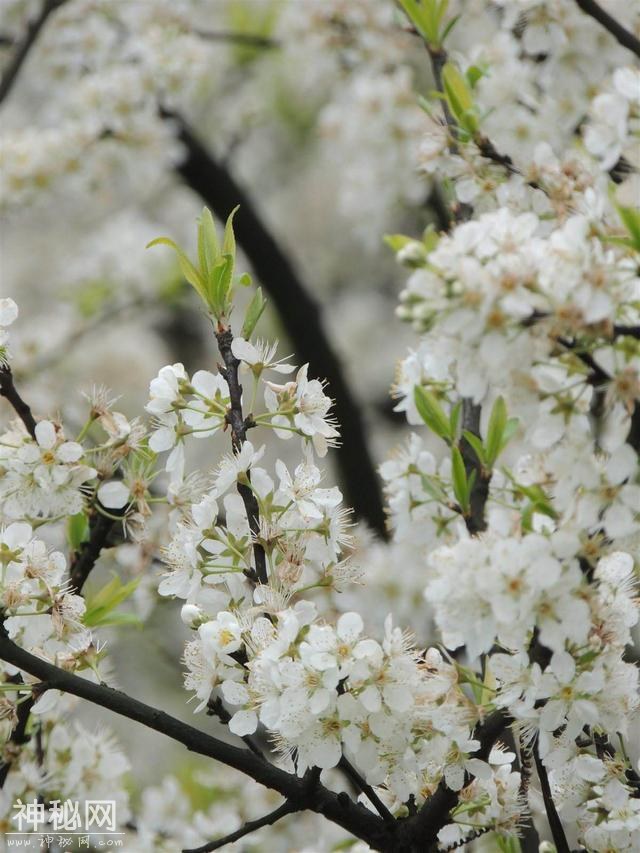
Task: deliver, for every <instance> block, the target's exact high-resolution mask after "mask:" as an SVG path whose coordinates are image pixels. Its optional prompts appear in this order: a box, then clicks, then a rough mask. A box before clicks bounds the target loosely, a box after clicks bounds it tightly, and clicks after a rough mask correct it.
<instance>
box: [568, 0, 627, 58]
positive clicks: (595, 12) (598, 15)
mask: <svg viewBox="0 0 640 853" xmlns="http://www.w3.org/2000/svg"><path fill="white" fill-rule="evenodd" d="M576 3H577V4H578V6H579V7H580V8H581V9H582V11H583V12H584V13H585V14H587V15H591V17H592V18H594V20H596V21H597V22H598V23H599V24H601V25H602V26H603V27H604V28H605V30H607V31H608V32H610V33H611V35H612V36H613V37H614V39H616V41H617V42H618V43H619V44H621V45H622V46H623V47H626V48H627V49H628V50H630V51H632V52H633V53H635V55H636V56H640V39H638V38H636V36H634V34H633V33H632V32H630V31H629V30H628V29H627V28H626V27H623V26H622V24H621V23H620V22H619V21H617V20H616V19H615V18H614V17H612V16H611V15H610V14H609V13H608V12H605V10H604V9H603V8H602V6H600V5H599V4H598V3H596V2H595V0H576Z"/></svg>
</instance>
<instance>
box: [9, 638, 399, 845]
mask: <svg viewBox="0 0 640 853" xmlns="http://www.w3.org/2000/svg"><path fill="white" fill-rule="evenodd" d="M0 660H4V661H6V662H7V663H10V664H12V665H13V666H16V667H18V668H19V669H21V670H23V671H24V672H28V673H29V674H30V675H32V676H33V677H34V678H38V679H40V682H41V683H40V684H39V685H38V690H39V691H41V692H42V691H44V690H61V691H63V692H64V693H70V694H72V695H74V696H78V697H79V698H81V699H85V700H87V701H88V702H91V703H93V704H94V705H99V706H100V707H102V708H106V709H107V710H109V711H113V712H114V713H116V714H119V715H120V716H122V717H125V718H127V719H129V720H134V721H135V722H138V723H142V724H143V725H145V726H147V728H150V729H153V730H154V731H157V732H159V733H160V734H163V735H165V736H166V737H169V738H171V739H172V740H174V741H176V742H178V743H181V744H183V745H184V746H186V747H187V749H188V750H190V751H191V752H194V753H196V754H198V755H204V756H206V757H207V758H212V759H214V760H216V761H220V762H221V763H222V764H226V765H227V766H228V767H233V768H234V769H235V770H239V771H240V772H241V773H244V774H246V775H247V776H250V777H251V778H252V779H254V780H255V781H256V782H258V783H259V784H261V785H264V786H266V787H267V788H271V789H273V790H274V791H277V792H278V793H280V794H282V796H283V797H286V798H287V799H288V800H290V801H291V803H292V804H293V805H295V807H296V810H298V811H302V810H310V811H313V812H316V813H317V814H322V815H324V817H326V818H327V819H328V820H330V821H332V822H334V823H336V824H338V825H339V826H341V827H342V828H343V829H345V830H346V831H347V832H350V833H351V834H352V835H354V836H356V837H357V838H361V839H362V840H363V841H366V842H367V844H369V845H370V846H371V847H372V848H373V849H374V850H380V851H384V850H389V849H391V844H392V839H393V835H392V833H391V830H390V829H389V828H388V827H387V826H386V825H385V823H384V822H383V821H382V820H381V819H380V818H379V817H377V815H375V814H373V813H372V812H371V811H369V809H367V808H365V807H364V806H362V805H360V804H359V803H355V802H354V801H353V800H352V799H351V798H350V797H348V796H345V797H343V796H341V795H339V794H335V793H334V792H333V791H329V790H328V789H327V788H325V787H324V786H323V785H321V784H320V783H319V781H318V780H317V777H316V776H312V779H313V782H314V784H313V785H310V784H308V782H307V781H306V780H305V779H300V778H299V777H297V776H294V775H293V774H291V773H287V772H286V771H284V770H281V769H280V768H278V767H275V766H274V765H273V764H269V763H268V762H267V761H265V760H263V759H261V758H259V757H258V756H257V755H254V754H253V753H252V752H250V751H249V750H246V749H240V748H239V747H237V746H233V745H232V744H229V743H226V742H225V741H222V740H219V739H218V738H215V737H213V736H212V735H209V734H206V733H205V732H202V731H199V730H198V729H196V728H193V726H190V725H188V724H186V723H183V722H182V721H181V720H178V719H176V718H175V717H172V716H170V715H169V714H166V713H164V711H160V710H158V709H157V708H152V707H151V706H150V705H145V704H144V703H143V702H139V701H138V700H137V699H133V698H132V697H130V696H127V695H126V694H125V693H122V692H121V691H119V690H114V689H113V688H112V687H108V686H107V685H105V684H94V683H93V682H91V681H88V680H87V679H85V678H80V677H79V676H77V675H74V674H73V673H70V672H65V671H64V670H62V669H59V668H58V667H56V666H53V665H52V664H50V663H48V662H47V661H45V660H42V659H41V658H38V657H36V656H35V655H33V654H31V653H30V652H28V651H26V650H25V649H21V648H20V647H19V646H17V645H16V644H15V643H14V642H13V641H12V640H10V639H9V638H8V637H7V636H6V632H2V633H0Z"/></svg>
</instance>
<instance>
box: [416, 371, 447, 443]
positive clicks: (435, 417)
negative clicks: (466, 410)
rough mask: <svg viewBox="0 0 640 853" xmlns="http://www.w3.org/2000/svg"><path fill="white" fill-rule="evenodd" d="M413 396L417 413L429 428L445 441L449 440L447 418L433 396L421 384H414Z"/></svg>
mask: <svg viewBox="0 0 640 853" xmlns="http://www.w3.org/2000/svg"><path fill="white" fill-rule="evenodd" d="M413 398H414V400H415V404H416V408H417V410H418V414H419V415H420V417H421V418H422V420H423V421H424V422H425V424H426V425H427V426H428V427H429V429H430V430H431V431H432V432H435V434H436V435H437V436H439V437H440V438H442V439H444V440H445V441H447V442H449V441H451V439H452V436H451V428H450V425H449V418H448V417H447V416H446V414H445V412H444V409H443V408H442V406H441V405H440V403H439V402H438V401H437V400H436V398H435V396H434V395H433V394H432V393H431V392H430V391H427V390H426V389H425V388H423V387H422V386H421V385H416V386H415V388H414V391H413Z"/></svg>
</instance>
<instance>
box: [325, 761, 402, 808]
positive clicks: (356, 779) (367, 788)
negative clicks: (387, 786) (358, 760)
mask: <svg viewBox="0 0 640 853" xmlns="http://www.w3.org/2000/svg"><path fill="white" fill-rule="evenodd" d="M338 767H339V768H340V769H341V770H342V771H343V772H344V774H345V776H347V778H348V779H350V780H351V782H353V784H354V785H355V787H356V788H357V789H358V790H359V791H361V792H362V793H363V794H364V795H365V796H366V798H367V799H368V800H369V802H370V803H371V805H372V806H373V807H374V808H375V810H376V811H377V812H378V814H379V815H380V817H381V818H382V819H383V820H384V821H386V822H387V823H389V824H394V823H395V818H394V816H393V815H392V814H391V812H390V811H389V809H388V808H387V807H386V806H385V804H384V803H383V802H382V800H381V799H380V797H379V796H378V795H377V794H376V792H375V791H374V790H373V788H372V787H371V785H369V784H368V783H367V782H366V780H365V779H363V778H362V776H361V775H360V774H359V773H358V771H357V770H356V768H355V767H354V766H353V764H352V763H351V762H350V761H349V759H348V758H346V757H345V756H344V755H343V756H342V758H341V759H340V761H339V762H338Z"/></svg>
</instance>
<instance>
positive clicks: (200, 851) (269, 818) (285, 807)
mask: <svg viewBox="0 0 640 853" xmlns="http://www.w3.org/2000/svg"><path fill="white" fill-rule="evenodd" d="M295 811H298V809H297V808H296V806H295V805H294V804H293V803H291V802H289V801H288V800H287V802H286V803H283V804H282V805H281V806H280V807H279V808H277V809H275V810H274V811H272V812H269V814H267V815H265V816H264V817H259V818H257V820H248V821H247V822H246V823H244V824H243V825H242V826H241V827H240V828H239V829H236V831H235V832H230V833H229V835H225V836H224V837H223V838H218V839H217V840H216V841H210V842H209V843H208V844H203V845H202V847H192V848H191V849H190V850H183V851H182V853H211V851H212V850H219V849H220V848H221V847H224V845H225V844H231V843H232V842H233V841H239V840H240V839H241V838H244V837H245V835H250V834H251V833H252V832H255V831H256V830H257V829H262V827H263V826H271V825H272V824H274V823H276V821H278V820H280V819H281V818H283V817H285V816H286V815H288V814H291V813H292V812H295Z"/></svg>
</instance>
